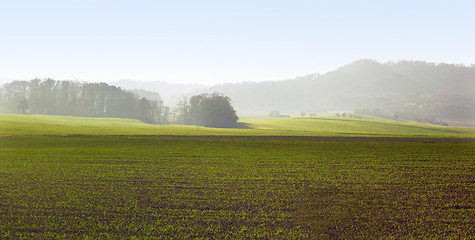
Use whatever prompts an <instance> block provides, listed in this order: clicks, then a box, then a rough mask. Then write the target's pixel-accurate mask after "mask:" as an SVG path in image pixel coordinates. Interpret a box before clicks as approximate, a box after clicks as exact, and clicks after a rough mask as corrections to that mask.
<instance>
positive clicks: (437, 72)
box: [201, 60, 475, 122]
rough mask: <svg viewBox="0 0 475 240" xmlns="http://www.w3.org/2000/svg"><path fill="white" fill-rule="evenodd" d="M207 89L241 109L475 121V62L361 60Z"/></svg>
mask: <svg viewBox="0 0 475 240" xmlns="http://www.w3.org/2000/svg"><path fill="white" fill-rule="evenodd" d="M201 91H203V92H214V91H216V92H221V93H224V94H225V95H227V96H229V97H230V98H231V99H232V100H233V102H234V106H235V108H236V109H237V111H238V113H267V112H269V111H271V110H279V111H280V112H284V113H299V112H307V113H310V112H314V113H317V114H319V113H324V112H329V111H350V112H353V111H354V110H356V109H357V110H359V111H360V113H365V114H368V113H370V114H371V113H372V112H378V114H379V115H386V116H390V117H395V118H403V119H409V120H415V121H425V122H430V121H434V120H436V119H438V120H446V121H465V122H470V121H471V122H473V121H475V99H474V96H475V95H474V94H473V93H475V67H474V66H472V67H466V66H461V65H450V64H442V63H440V64H435V63H426V62H415V61H401V62H397V63H385V64H382V63H378V62H376V61H372V60H359V61H356V62H354V63H351V64H348V65H346V66H343V67H341V68H339V69H337V70H335V71H332V72H329V73H327V74H325V75H316V74H311V75H307V76H303V77H297V78H295V79H289V80H284V81H269V82H261V83H250V82H243V83H236V84H222V85H216V86H212V87H210V88H207V89H203V90H201ZM373 110H376V111H373Z"/></svg>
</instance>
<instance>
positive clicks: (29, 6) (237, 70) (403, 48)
mask: <svg viewBox="0 0 475 240" xmlns="http://www.w3.org/2000/svg"><path fill="white" fill-rule="evenodd" d="M360 58H369V59H375V60H378V61H382V62H386V61H398V60H424V61H429V62H447V63H455V64H465V65H471V64H474V63H475V1H470V0H466V1H457V0H447V1H436V0H432V1H425V0H419V1H418V0H412V1H405V0H404V1H401V0H399V1H396V0H394V1H381V0H379V1H377V0H374V1H369V0H366V1H364V0H362V1H330V0H328V1H299V0H288V1H277V0H273V1H258V0H253V1H247V0H241V1H184V0H182V1H180V0H177V1H141V0H130V1H120V0H119V1H118V0H115V1H108V0H107V1H105V0H104V1H101V0H94V1H92V0H62V1H50V0H43V1H36V0H30V1H25V0H15V1H13V0H11V1H3V0H0V79H23V80H29V79H32V78H36V77H39V78H48V77H49V78H54V79H57V80H85V81H95V82H100V81H101V82H110V81H115V80H119V79H134V80H142V81H156V80H159V81H168V82H180V83H184V82H196V83H205V84H214V83H223V82H241V81H265V80H283V79H288V78H293V77H295V76H298V75H306V74H310V73H315V72H319V73H326V72H328V71H331V70H334V69H335V68H337V67H339V66H342V65H344V64H347V63H350V62H352V61H355V60H357V59H360Z"/></svg>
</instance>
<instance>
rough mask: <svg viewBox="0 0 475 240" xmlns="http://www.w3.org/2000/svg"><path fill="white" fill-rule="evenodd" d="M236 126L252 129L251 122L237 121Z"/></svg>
mask: <svg viewBox="0 0 475 240" xmlns="http://www.w3.org/2000/svg"><path fill="white" fill-rule="evenodd" d="M236 128H238V129H254V128H253V127H252V125H251V124H249V123H243V122H238V123H237V126H236Z"/></svg>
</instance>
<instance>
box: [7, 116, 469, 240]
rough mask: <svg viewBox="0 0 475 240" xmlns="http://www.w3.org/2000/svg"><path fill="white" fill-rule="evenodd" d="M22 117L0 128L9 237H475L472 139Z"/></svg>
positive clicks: (461, 132) (271, 125)
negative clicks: (209, 127)
mask: <svg viewBox="0 0 475 240" xmlns="http://www.w3.org/2000/svg"><path fill="white" fill-rule="evenodd" d="M21 117H22V116H20V117H18V118H17V117H15V116H12V115H9V116H1V117H0V124H1V125H0V129H1V132H0V133H1V135H2V137H1V138H0V193H1V195H0V238H7V239H8V238H46V239H71V238H81V239H87V238H89V239H97V238H112V239H116V238H138V239H143V238H147V237H148V238H164V239H168V238H205V239H207V238H216V239H237V238H251V239H255V238H257V239H259V238H261V239H338V238H366V239H369V238H371V239H374V238H399V239H400V238H444V239H446V238H454V239H460V238H470V237H472V236H474V235H475V228H474V227H473V226H475V217H474V209H475V181H474V179H475V148H474V146H475V145H474V142H475V140H474V139H473V129H470V128H467V129H459V128H442V127H427V126H420V128H421V129H419V130H418V129H415V128H417V125H410V124H409V125H405V124H402V126H399V131H389V130H388V129H391V125H390V126H387V125H384V122H374V124H375V125H378V124H381V127H376V128H374V129H376V130H374V131H373V133H370V132H369V130H364V129H362V128H361V129H360V130H358V129H357V130H356V133H355V132H348V131H340V132H336V133H333V134H331V133H332V132H331V131H330V130H332V129H333V130H332V131H334V130H335V129H336V128H341V126H338V125H339V124H342V123H345V122H343V121H341V122H338V121H339V120H332V119H320V120H313V121H312V122H311V123H308V121H310V120H306V119H294V120H293V121H294V124H293V125H292V124H289V123H288V122H287V121H292V120H291V119H287V120H273V121H276V122H272V121H271V120H265V121H261V122H257V121H256V122H254V123H252V122H251V124H253V126H256V127H255V129H207V128H196V127H189V126H150V125H145V124H141V123H138V122H135V121H131V120H120V119H81V118H69V117H64V118H63V117H51V116H32V117H30V116H26V117H24V118H21ZM35 118H36V119H35ZM71 119H73V120H72V121H71ZM74 119H76V120H77V121H74ZM101 121H102V122H101ZM278 121H284V122H281V123H279V122H278ZM318 121H322V122H321V123H322V124H323V123H326V124H327V125H326V126H324V127H318V126H314V125H316V123H318ZM332 121H333V122H332ZM286 122H287V124H288V125H286V124H284V123H286ZM5 124H9V125H8V126H10V127H11V126H18V128H7V127H5ZM35 124H37V125H35ZM114 124H115V125H114ZM299 124H300V126H299ZM302 124H303V125H305V124H309V125H312V126H314V129H312V128H306V127H302ZM331 124H334V125H337V126H336V127H333V128H332V127H331V126H330V125H331ZM345 124H348V123H345ZM353 124H354V125H353V126H358V124H361V125H364V122H356V123H353ZM390 124H398V123H390ZM32 125H35V126H34V127H33V126H32ZM114 128H115V131H113V129H114ZM292 128H299V129H292ZM405 128H413V131H415V134H414V135H410V134H409V133H408V132H404V131H403V130H404V129H405ZM12 129H14V130H12ZM35 129H36V132H35ZM286 129H287V130H286ZM351 129H353V130H354V129H356V128H355V127H353V128H351ZM385 129H386V130H385ZM393 129H396V128H393ZM324 130H326V131H324ZM114 133H115V134H114ZM174 133H176V134H174ZM187 133H188V134H187ZM319 133H323V134H319ZM114 135H115V136H114ZM146 135H148V136H146ZM268 136H271V137H268ZM286 136H287V137H286ZM302 136H304V137H305V136H307V137H305V138H302ZM320 136H326V137H330V138H325V137H320ZM332 136H333V137H334V138H331V137H332ZM348 136H360V137H361V136H377V137H378V138H372V137H364V138H352V137H348ZM388 136H391V137H392V138H389V137H388ZM421 136H425V138H424V137H421ZM379 137H383V138H384V139H385V140H384V141H381V139H382V138H379ZM428 137H430V138H428Z"/></svg>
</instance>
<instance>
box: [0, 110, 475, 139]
mask: <svg viewBox="0 0 475 240" xmlns="http://www.w3.org/2000/svg"><path fill="white" fill-rule="evenodd" d="M246 124H247V125H248V126H249V127H250V128H251V129H217V128H205V127H196V126H183V125H150V124H144V123H142V122H140V121H138V120H131V119H119V118H81V117H67V116H47V115H15V114H0V136H20V135H21V136H35V135H54V136H57V135H60V136H66V135H88V136H91V135H94V136H97V135H100V136H111V135H114V136H117V135H134V136H137V135H202V136H208V135H234V136H235V135H241V136H379V137H451V138H453V137H457V138H467V137H468V138H475V129H474V128H457V127H441V126H434V125H430V126H429V125H421V124H410V123H401V122H396V121H387V120H365V119H361V120H360V119H358V120H356V119H345V118H288V119H287V118H283V119H264V120H262V119H258V120H252V119H249V120H248V121H246Z"/></svg>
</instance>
